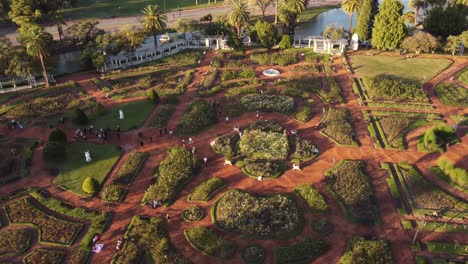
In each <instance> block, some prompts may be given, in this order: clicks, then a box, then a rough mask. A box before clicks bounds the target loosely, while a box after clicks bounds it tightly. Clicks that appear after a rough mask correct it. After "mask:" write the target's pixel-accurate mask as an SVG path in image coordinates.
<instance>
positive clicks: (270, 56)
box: [250, 51, 297, 67]
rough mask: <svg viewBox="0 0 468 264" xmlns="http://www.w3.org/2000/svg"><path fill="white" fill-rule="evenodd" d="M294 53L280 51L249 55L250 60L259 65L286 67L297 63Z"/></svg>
mask: <svg viewBox="0 0 468 264" xmlns="http://www.w3.org/2000/svg"><path fill="white" fill-rule="evenodd" d="M296 55H297V54H296V52H291V51H281V52H276V53H256V54H252V55H250V60H251V61H253V62H255V63H257V64H259V65H279V66H282V67H284V66H288V65H291V64H295V63H297V56H296Z"/></svg>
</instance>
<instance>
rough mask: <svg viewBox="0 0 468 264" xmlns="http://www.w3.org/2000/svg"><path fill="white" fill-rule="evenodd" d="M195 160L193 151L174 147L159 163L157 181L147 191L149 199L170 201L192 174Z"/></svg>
mask: <svg viewBox="0 0 468 264" xmlns="http://www.w3.org/2000/svg"><path fill="white" fill-rule="evenodd" d="M193 165H194V161H193V159H192V153H190V152H189V151H188V150H186V149H185V148H182V147H173V148H170V149H169V150H168V151H167V155H166V157H165V158H164V160H163V161H161V163H160V164H159V175H158V176H157V179H156V183H155V184H153V185H151V186H150V187H149V188H148V190H147V191H146V198H147V200H150V201H153V200H158V201H162V202H170V201H171V200H172V199H173V198H174V196H175V195H177V193H178V192H179V190H180V186H181V185H182V184H184V183H185V182H186V181H188V180H189V179H190V177H191V176H192V170H193Z"/></svg>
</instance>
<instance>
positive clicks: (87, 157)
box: [84, 150, 91, 162]
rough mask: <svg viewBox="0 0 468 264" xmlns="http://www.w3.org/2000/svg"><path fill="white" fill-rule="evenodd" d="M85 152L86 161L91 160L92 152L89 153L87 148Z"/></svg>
mask: <svg viewBox="0 0 468 264" xmlns="http://www.w3.org/2000/svg"><path fill="white" fill-rule="evenodd" d="M84 154H85V159H86V162H91V154H90V153H89V150H86V151H85V153H84Z"/></svg>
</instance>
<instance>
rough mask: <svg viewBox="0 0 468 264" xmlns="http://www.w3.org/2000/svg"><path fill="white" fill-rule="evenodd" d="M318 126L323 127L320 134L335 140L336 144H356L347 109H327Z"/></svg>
mask: <svg viewBox="0 0 468 264" xmlns="http://www.w3.org/2000/svg"><path fill="white" fill-rule="evenodd" d="M320 125H321V126H322V127H323V129H322V133H324V134H325V135H327V136H328V137H330V138H332V139H333V140H335V141H336V142H337V143H338V144H343V145H353V144H356V143H355V140H354V137H353V135H354V131H353V127H352V125H351V122H350V118H349V111H348V109H340V108H329V109H328V110H327V112H326V114H325V116H324V117H323V119H322V120H321V121H320Z"/></svg>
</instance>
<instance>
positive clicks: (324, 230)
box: [312, 219, 335, 235]
mask: <svg viewBox="0 0 468 264" xmlns="http://www.w3.org/2000/svg"><path fill="white" fill-rule="evenodd" d="M312 229H313V230H314V231H315V232H317V233H319V234H322V235H329V234H331V233H333V230H334V229H335V227H334V226H333V224H332V223H331V222H330V221H328V220H327V219H316V220H313V221H312Z"/></svg>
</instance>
